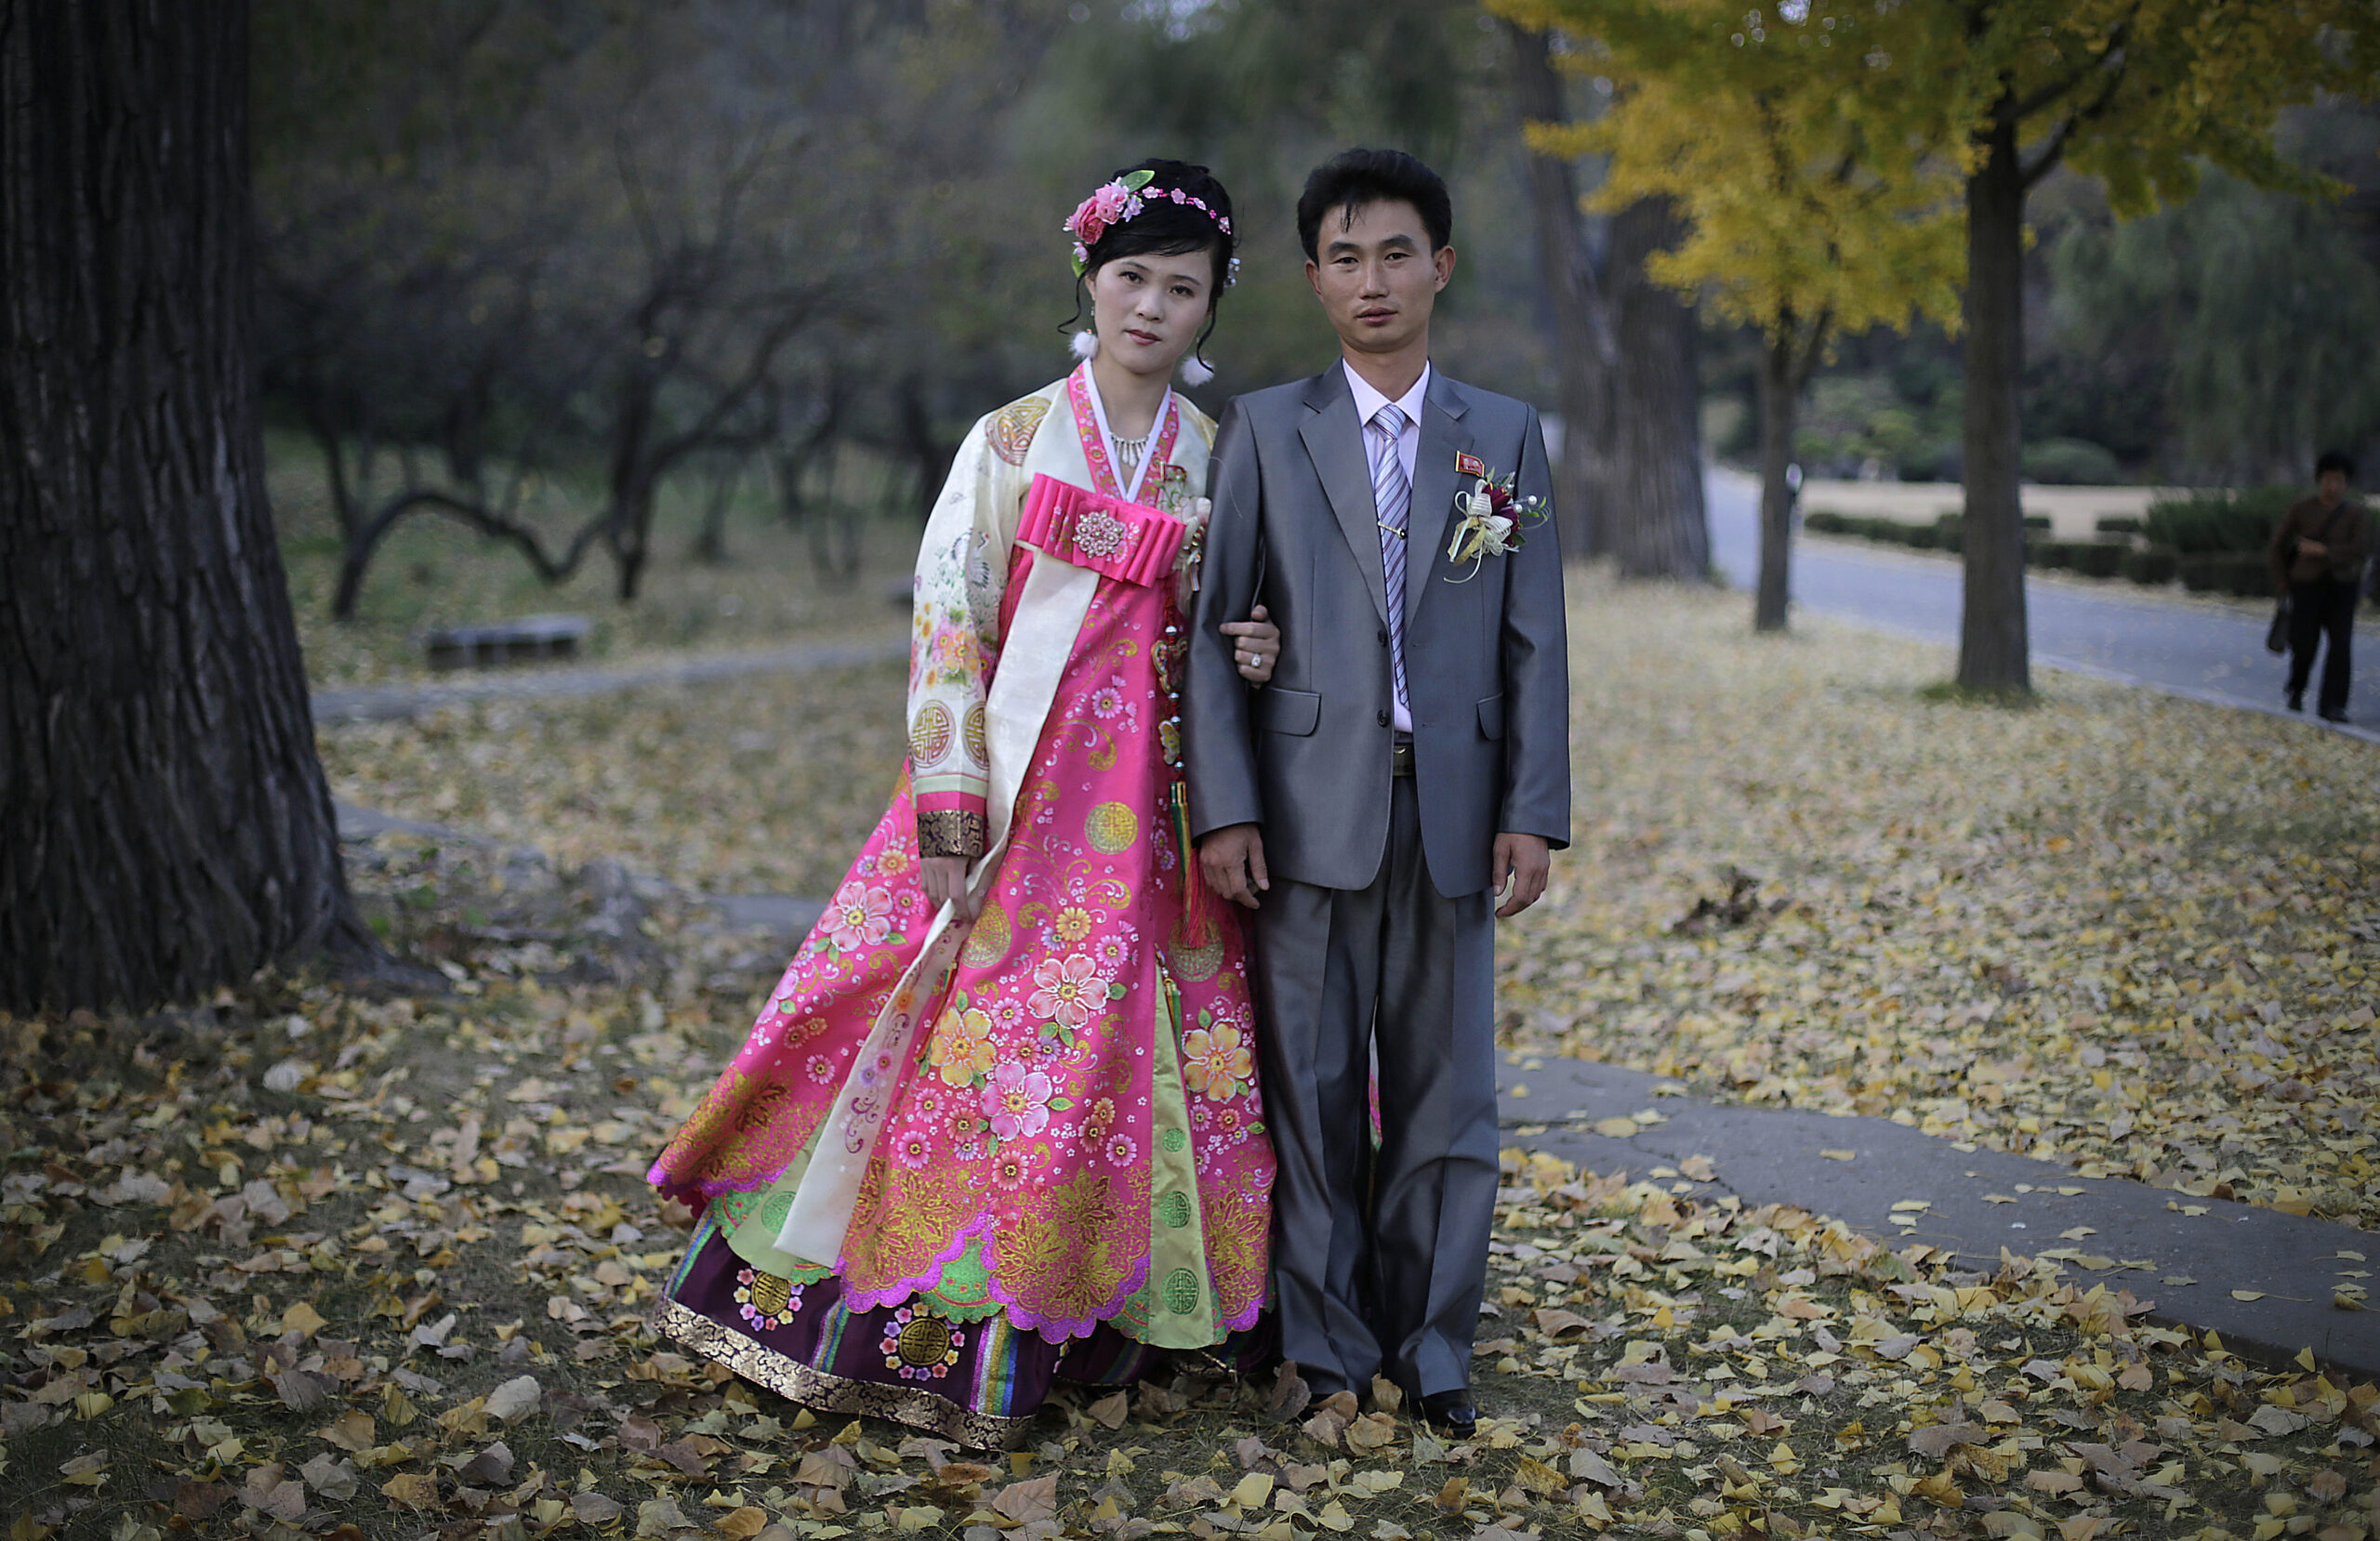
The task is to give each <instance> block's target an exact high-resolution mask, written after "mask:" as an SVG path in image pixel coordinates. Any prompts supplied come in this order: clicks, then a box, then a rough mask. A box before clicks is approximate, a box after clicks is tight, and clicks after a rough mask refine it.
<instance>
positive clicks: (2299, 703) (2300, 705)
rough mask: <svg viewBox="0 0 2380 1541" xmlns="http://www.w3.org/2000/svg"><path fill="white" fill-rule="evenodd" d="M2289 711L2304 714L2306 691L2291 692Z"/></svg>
mask: <svg viewBox="0 0 2380 1541" xmlns="http://www.w3.org/2000/svg"><path fill="white" fill-rule="evenodd" d="M2289 709H2290V710H2291V711H2293V712H2302V711H2304V710H2305V709H2306V692H2305V691H2290V692H2289Z"/></svg>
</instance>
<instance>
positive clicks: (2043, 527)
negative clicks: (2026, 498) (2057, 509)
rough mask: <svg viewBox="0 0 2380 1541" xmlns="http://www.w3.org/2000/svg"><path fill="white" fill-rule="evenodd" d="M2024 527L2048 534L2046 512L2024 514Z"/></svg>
mask: <svg viewBox="0 0 2380 1541" xmlns="http://www.w3.org/2000/svg"><path fill="white" fill-rule="evenodd" d="M2025 528H2026V529H2027V530H2031V531H2038V532H2040V533H2043V534H2044V535H2045V534H2048V533H2049V516H2048V515H2047V514H2027V515H2026V516H2025Z"/></svg>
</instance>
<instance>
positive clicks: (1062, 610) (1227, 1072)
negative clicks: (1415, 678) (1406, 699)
mask: <svg viewBox="0 0 2380 1541" xmlns="http://www.w3.org/2000/svg"><path fill="white" fill-rule="evenodd" d="M1065 229H1066V230H1067V232H1068V233H1069V234H1071V235H1072V236H1073V238H1074V243H1075V245H1074V254H1075V266H1076V271H1077V273H1078V275H1079V277H1080V279H1081V281H1082V282H1083V283H1087V285H1088V289H1089V296H1090V300H1091V313H1092V318H1093V323H1094V327H1095V336H1091V335H1086V336H1085V337H1083V338H1078V349H1077V351H1078V353H1087V355H1088V356H1087V357H1086V358H1085V359H1084V362H1083V363H1082V364H1081V366H1080V367H1078V368H1077V369H1076V370H1075V371H1074V372H1073V373H1071V374H1069V375H1066V376H1065V377H1064V379H1061V380H1058V381H1056V382H1054V383H1053V384H1051V385H1049V386H1045V387H1043V388H1042V389H1039V390H1037V391H1035V392H1033V393H1032V394H1031V395H1029V396H1025V397H1024V398H1022V399H1021V400H1018V401H1015V402H1010V403H1009V404H1008V405H1006V406H1003V407H1001V408H1000V409H999V410H998V411H996V412H994V413H992V414H990V415H987V416H985V417H984V418H983V419H982V420H981V421H980V422H978V423H977V424H976V426H975V428H974V429H973V431H972V432H971V433H970V434H969V435H968V437H967V439H966V441H965V444H964V447H963V448H961V450H960V451H959V456H958V460H957V462H956V464H954V465H953V467H952V468H951V472H950V478H949V481H948V482H947V483H946V484H945V486H944V488H943V491H942V495H941V496H940V498H939V499H938V500H937V501H936V502H935V504H934V507H933V511H932V517H931V519H930V520H929V523H928V525H927V529H926V534H925V541H924V544H923V546H922V547H921V549H920V550H919V556H918V573H917V601H916V611H915V632H916V637H915V643H914V648H913V652H912V659H911V665H910V678H909V704H908V723H909V758H908V763H907V766H906V771H905V772H904V774H903V775H902V777H901V780H900V783H899V784H898V786H897V787H896V788H895V790H894V793H893V803H892V806H891V807H890V808H889V809H887V810H886V811H885V815H884V818H883V820H882V822H881V823H879V824H878V825H877V827H876V831H875V833H874V834H873V835H872V836H870V837H869V839H868V840H867V842H866V845H865V846H863V847H862V848H861V850H860V853H859V857H858V860H857V861H856V862H855V863H853V866H852V869H851V872H850V874H849V876H847V877H845V879H844V881H843V884H842V887H841V888H840V889H839V890H838V891H837V893H836V895H835V897H834V901H833V902H832V903H831V904H830V905H829V906H828V907H827V910H826V915H825V916H824V917H823V918H822V919H821V920H820V921H819V923H818V926H817V929H815V930H813V932H812V933H811V935H810V937H809V940H808V941H806V942H804V943H803V944H802V946H801V949H800V952H799V953H798V954H797V955H795V957H794V959H793V962H792V965H791V966H790V967H789V968H787V970H786V974H785V978H784V980H783V981H782V982H781V983H780V984H779V985H778V987H777V989H776V991H775V992H774V994H773V995H772V996H771V998H770V1001H769V1003H768V1006H767V1007H766V1008H764V1009H763V1010H762V1011H761V1013H760V1020H759V1021H758V1022H757V1023H756V1024H755V1026H754V1027H753V1030H752V1033H751V1035H750V1037H749V1038H748V1039H747V1041H746V1043H745V1045H744V1047H743V1050H742V1051H741V1052H740V1053H738V1054H737V1055H736V1057H735V1059H734V1061H733V1062H732V1063H731V1064H730V1065H729V1066H728V1067H727V1070H726V1072H725V1073H723V1074H722V1075H721V1077H720V1079H719V1081H718V1083H717V1085H716V1086H714V1087H712V1089H711V1091H710V1093H709V1095H708V1096H707V1098H706V1099H705V1100H704V1101H703V1103H702V1106H701V1107H700V1108H699V1109H698V1110H697V1111H696V1113H694V1116H693V1117H692V1118H691V1119H689V1120H688V1121H687V1123H686V1125H685V1126H684V1127H683V1128H682V1129H681V1130H680V1131H679V1133H678V1135H677V1137H676V1138H675V1139H673V1140H672V1141H671V1142H670V1144H669V1146H668V1149H667V1150H666V1151H665V1152H662V1155H661V1157H660V1159H659V1161H658V1162H657V1163H655V1166H654V1168H653V1173H652V1181H653V1182H654V1183H655V1185H656V1186H658V1187H659V1188H660V1189H661V1190H662V1191H663V1192H666V1193H668V1194H669V1195H671V1196H673V1197H676V1198H679V1199H681V1200H683V1201H684V1202H686V1203H687V1204H688V1205H693V1206H694V1207H695V1208H696V1209H697V1210H698V1211H699V1213H700V1220H699V1223H698V1224H697V1226H696V1228H695V1231H694V1238H693V1241H692V1244H691V1245H690V1246H689V1247H688V1250H687V1253H686V1257H685V1259H684V1261H683V1262H682V1263H681V1265H680V1266H679V1269H678V1271H677V1272H676V1274H675V1275H674V1276H673V1278H672V1279H671V1281H670V1284H669V1286H668V1291H667V1293H666V1295H665V1297H664V1298H663V1299H662V1301H661V1303H660V1305H659V1307H658V1309H657V1311H656V1313H655V1323H656V1324H657V1326H658V1327H659V1329H660V1330H661V1331H662V1332H663V1333H665V1334H667V1335H668V1337H672V1338H674V1339H676V1340H677V1341H678V1342H680V1343H681V1344H683V1345H684V1346H686V1347H687V1348H689V1349H691V1350H694V1351H695V1352H698V1353H701V1354H703V1355H705V1356H707V1357H708V1358H710V1359H712V1360H714V1361H716V1362H717V1363H721V1364H723V1365H725V1366H727V1367H728V1368H729V1369H731V1370H734V1372H735V1373H737V1374H738V1375H741V1376H745V1377H746V1378H747V1379H750V1380H752V1381H755V1382H757V1383H759V1384H760V1385H763V1386H766V1387H769V1388H771V1389H773V1390H776V1391H779V1392H782V1393H783V1394H784V1395H786V1396H788V1397H791V1398H794V1399H796V1400H798V1401H800V1402H804V1403H809V1404H811V1405H812V1406H814V1407H819V1408H822V1409H827V1410H832V1411H836V1412H848V1413H868V1414H875V1415H878V1416H884V1417H890V1418H896V1419H899V1420H901V1421H903V1422H906V1423H909V1424H913V1425H915V1426H917V1427H919V1428H923V1429H932V1430H933V1431H935V1432H937V1433H940V1434H943V1435H945V1436H946V1437H949V1438H953V1439H958V1440H961V1441H964V1442H968V1443H971V1444H977V1445H986V1446H997V1445H1003V1444H1008V1443H1012V1442H1015V1441H1016V1440H1017V1439H1019V1438H1021V1437H1022V1436H1023V1434H1024V1432H1025V1426H1026V1424H1027V1423H1028V1421H1029V1420H1030V1419H1031V1417H1032V1416H1033V1415H1034V1413H1035V1412H1036V1411H1037V1410H1038V1407H1039V1406H1040V1404H1041V1403H1042V1400H1043V1398H1044V1397H1045V1395H1046V1394H1047V1392H1048V1390H1049V1389H1050V1387H1051V1382H1052V1381H1053V1380H1054V1379H1056V1378H1059V1377H1064V1378H1066V1379H1071V1380H1077V1381H1087V1382H1092V1383H1097V1384H1120V1383H1124V1382H1129V1381H1131V1380H1133V1379H1135V1378H1137V1377H1138V1376H1142V1375H1143V1374H1145V1373H1146V1372H1147V1371H1148V1370H1149V1369H1150V1368H1151V1367H1152V1366H1153V1365H1154V1364H1155V1363H1158V1362H1159V1361H1161V1359H1162V1357H1163V1356H1164V1354H1165V1352H1166V1351H1167V1350H1210V1349H1216V1348H1219V1347H1226V1346H1232V1347H1236V1341H1237V1340H1236V1335H1240V1334H1244V1333H1246V1332H1248V1330H1249V1329H1250V1328H1251V1327H1252V1326H1253V1325H1254V1324H1255V1323H1256V1319H1257V1315H1258V1311H1259V1310H1260V1308H1261V1307H1262V1305H1263V1299H1264V1290H1265V1272H1266V1262H1267V1257H1268V1252H1267V1226H1268V1223H1269V1218H1270V1209H1269V1205H1268V1194H1269V1192H1270V1190H1271V1186H1272V1181H1273V1171H1274V1166H1273V1152H1272V1149H1271V1146H1270V1144H1269V1142H1268V1141H1267V1139H1265V1135H1264V1130H1263V1123H1262V1106H1261V1103H1260V1101H1259V1097H1258V1091H1257V1087H1256V1084H1255V1057H1254V1047H1255V1046H1254V1043H1253V1034H1254V1031H1255V1024H1254V1022H1253V1021H1252V1017H1251V1011H1250V1004H1249V994H1248V983H1247V978H1246V973H1245V965H1244V962H1243V952H1242V947H1243V943H1242V940H1241V936H1240V931H1239V927H1238V922H1237V920H1236V912H1235V911H1233V910H1232V909H1231V908H1230V907H1229V906H1226V905H1223V904H1221V903H1220V902H1217V901H1216V900H1215V898H1214V896H1213V895H1212V894H1211V893H1210V892H1209V890H1208V889H1206V888H1205V885H1204V883H1203V881H1202V880H1201V878H1200V877H1199V876H1198V871H1197V862H1196V861H1195V860H1193V859H1191V856H1190V852H1189V851H1188V850H1187V847H1186V841H1185V839H1184V834H1185V823H1186V820H1185V818H1184V816H1183V802H1182V771H1181V766H1180V736H1179V732H1178V720H1177V712H1178V708H1177V706H1176V705H1175V696H1176V692H1177V691H1178V690H1179V688H1180V683H1181V670H1182V657H1183V634H1182V633H1183V619H1182V615H1183V608H1184V604H1185V601H1186V599H1187V597H1188V595H1189V593H1190V592H1191V591H1192V588H1193V586H1195V585H1196V583H1197V563H1198V549H1199V537H1200V534H1201V533H1202V524H1203V520H1204V517H1205V506H1204V500H1203V499H1201V498H1199V497H1198V496H1197V494H1198V492H1199V490H1200V489H1202V488H1203V487H1204V485H1205V483H1206V480H1207V457H1208V452H1209V449H1210V445H1211V443H1212V441H1213V438H1214V424H1213V422H1212V421H1211V420H1210V419H1209V418H1208V417H1207V416H1206V415H1204V414H1202V413H1200V412H1199V411H1198V409H1197V407H1195V406H1193V405H1191V404H1190V403H1189V402H1186V401H1184V400H1183V399H1182V398H1181V397H1180V396H1179V395H1177V394H1175V393H1174V392H1173V390H1172V389H1171V388H1170V385H1169V384H1168V382H1169V380H1170V376H1171V375H1172V372H1173V370H1174V366H1175V365H1176V363H1177V362H1182V361H1183V358H1184V355H1188V356H1189V357H1190V360H1191V362H1189V363H1187V364H1185V365H1184V366H1183V372H1184V374H1185V375H1190V376H1192V377H1193V378H1194V379H1197V380H1203V379H1204V378H1206V372H1205V370H1204V367H1203V365H1202V364H1200V363H1199V362H1197V345H1198V344H1201V343H1203V342H1204V340H1205V338H1206V336H1208V334H1209V333H1210V332H1211V331H1212V329H1213V326H1214V321H1215V310H1216V306H1217V303H1218V301H1219V300H1220V299H1221V297H1222V294H1223V289H1224V288H1225V287H1226V286H1227V285H1228V283H1230V279H1231V273H1232V270H1233V269H1234V268H1235V267H1236V261H1235V259H1234V257H1233V255H1232V253H1233V248H1234V246H1235V244H1236V241H1235V238H1234V234H1233V230H1232V221H1231V200H1230V197H1229V195H1228V194H1227V193H1226V192H1225V191H1223V186H1222V184H1221V183H1219V182H1218V181H1216V180H1215V178H1213V177H1211V176H1210V175H1209V174H1208V172H1207V170H1206V168H1205V167H1203V166H1195V165H1184V164H1183V163H1181V162H1178V161H1163V160H1152V161H1145V162H1143V163H1142V164H1141V165H1137V166H1134V167H1131V168H1130V169H1128V170H1126V171H1123V172H1119V173H1118V174H1117V176H1116V178H1114V179H1112V180H1110V181H1109V182H1107V183H1106V184H1105V185H1104V186H1102V187H1101V188H1099V189H1098V190H1097V191H1094V192H1093V193H1092V194H1091V197H1089V198H1087V199H1085V200H1084V201H1083V203H1082V204H1081V206H1080V207H1078V209H1077V210H1076V211H1075V213H1074V215H1073V217H1071V218H1069V219H1068V220H1067V221H1066V224H1065ZM1085 342H1088V343H1090V344H1091V346H1090V347H1088V348H1086V347H1084V346H1082V344H1083V343H1085ZM1229 629H1231V630H1233V631H1235V632H1236V633H1237V634H1239V637H1240V640H1239V644H1238V645H1239V649H1240V652H1239V659H1240V664H1241V670H1242V673H1243V674H1244V675H1246V676H1247V677H1248V678H1250V679H1251V680H1252V681H1255V682H1258V683H1261V682H1262V681H1263V679H1265V678H1270V675H1271V665H1272V658H1273V655H1274V653H1275V652H1276V649H1277V641H1278V633H1277V632H1276V631H1275V630H1274V628H1272V627H1271V626H1269V625H1267V624H1264V623H1263V612H1262V611H1259V612H1257V617H1256V619H1255V620H1254V621H1252V622H1247V623H1240V624H1238V625H1237V626H1233V627H1231V628H1229Z"/></svg>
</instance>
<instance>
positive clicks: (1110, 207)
mask: <svg viewBox="0 0 2380 1541" xmlns="http://www.w3.org/2000/svg"><path fill="white" fill-rule="evenodd" d="M1140 212H1141V200H1140V198H1139V196H1138V195H1137V194H1135V193H1134V192H1133V191H1132V190H1131V189H1130V188H1128V187H1126V186H1125V185H1124V184H1123V183H1122V182H1121V181H1114V182H1109V183H1107V184H1106V185H1104V187H1101V188H1099V189H1098V190H1097V191H1094V192H1092V193H1091V196H1090V197H1088V198H1086V199H1084V200H1083V201H1082V202H1081V203H1079V204H1076V205H1075V212H1074V217H1072V218H1070V219H1068V220H1067V221H1066V229H1067V230H1072V231H1073V232H1074V235H1075V239H1076V240H1078V241H1079V242H1081V243H1082V244H1084V245H1085V246H1095V245H1097V244H1099V238H1100V237H1101V236H1103V235H1104V234H1106V233H1107V227H1108V226H1110V225H1120V224H1122V223H1123V222H1124V221H1125V220H1127V219H1130V218H1131V217H1132V216H1134V215H1136V214H1138V213H1140Z"/></svg>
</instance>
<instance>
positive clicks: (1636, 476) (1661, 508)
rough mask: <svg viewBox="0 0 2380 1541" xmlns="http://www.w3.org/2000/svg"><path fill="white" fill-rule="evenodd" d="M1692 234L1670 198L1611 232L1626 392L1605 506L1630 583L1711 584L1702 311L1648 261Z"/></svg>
mask: <svg viewBox="0 0 2380 1541" xmlns="http://www.w3.org/2000/svg"><path fill="white" fill-rule="evenodd" d="M1684 233H1685V230H1684V224H1683V222H1682V221H1681V220H1680V219H1679V217H1678V214H1677V209H1676V206H1675V205H1674V204H1672V203H1671V202H1670V201H1669V200H1668V199H1666V198H1647V199H1644V200H1641V201H1639V202H1637V203H1634V204H1630V205H1629V206H1628V207H1626V208H1624V209H1622V210H1621V211H1620V213H1619V214H1618V215H1617V216H1615V217H1613V219H1612V222H1611V262H1610V270H1609V272H1608V273H1607V282H1606V283H1605V289H1606V292H1607V293H1608V294H1609V295H1610V296H1611V306H1612V311H1613V316H1614V321H1615V324H1614V326H1613V328H1612V334H1613V339H1614V344H1615V352H1616V355H1617V357H1618V359H1619V361H1620V367H1621V368H1622V369H1624V370H1625V371H1626V389H1617V384H1618V381H1617V377H1615V381H1614V386H1615V399H1614V416H1615V419H1616V421H1615V425H1614V426H1615V428H1616V429H1617V432H1616V433H1615V435H1614V441H1613V443H1612V446H1611V456H1610V464H1611V474H1610V476H1609V478H1608V480H1607V483H1606V486H1605V489H1604V493H1603V495H1602V496H1601V497H1600V498H1599V499H1597V504H1596V507H1597V518H1598V519H1599V520H1602V521H1603V522H1605V523H1606V524H1607V526H1608V527H1609V529H1610V532H1611V534H1610V547H1611V549H1612V551H1613V552H1614V553H1615V554H1616V555H1617V556H1618V557H1619V560H1620V576H1621V577H1624V578H1684V579H1688V580H1691V581H1694V582H1703V581H1707V580H1708V579H1709V577H1710V575H1711V523H1710V519H1709V516H1708V513H1707V511H1706V509H1705V508H1704V507H1703V501H1702V382H1701V376H1700V371H1699V367H1698V349H1697V336H1696V328H1695V322H1694V309H1693V307H1692V306H1690V305H1687V304H1686V303H1685V302H1684V301H1683V300H1681V299H1679V298H1678V296H1677V295H1676V294H1675V292H1674V291H1673V290H1670V289H1668V288H1665V287H1663V286H1662V285H1660V284H1658V283H1654V282H1653V281H1652V280H1651V279H1649V278H1647V277H1646V275H1645V260H1646V258H1647V257H1651V256H1652V255H1653V254H1654V253H1655V252H1658V251H1661V250H1663V249H1665V248H1667V247H1669V246H1671V245H1673V244H1675V243H1676V242H1677V240H1678V239H1679V237H1680V236H1682V235H1683V234H1684Z"/></svg>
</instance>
